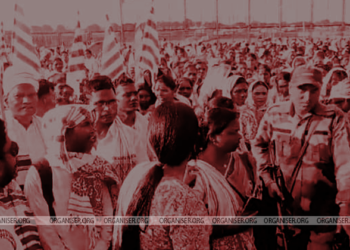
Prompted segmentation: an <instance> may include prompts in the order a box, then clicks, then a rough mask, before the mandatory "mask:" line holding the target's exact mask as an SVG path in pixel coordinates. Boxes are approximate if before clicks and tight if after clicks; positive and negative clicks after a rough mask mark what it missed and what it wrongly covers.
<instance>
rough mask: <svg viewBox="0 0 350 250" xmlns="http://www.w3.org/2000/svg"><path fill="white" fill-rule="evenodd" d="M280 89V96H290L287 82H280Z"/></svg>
mask: <svg viewBox="0 0 350 250" xmlns="http://www.w3.org/2000/svg"><path fill="white" fill-rule="evenodd" d="M278 89H279V92H280V94H282V95H283V96H284V97H286V96H288V95H289V84H288V82H287V81H286V80H284V79H282V80H278Z"/></svg>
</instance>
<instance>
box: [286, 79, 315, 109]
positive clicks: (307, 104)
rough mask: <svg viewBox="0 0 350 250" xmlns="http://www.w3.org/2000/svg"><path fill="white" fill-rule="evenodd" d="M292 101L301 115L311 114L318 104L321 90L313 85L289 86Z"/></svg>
mask: <svg viewBox="0 0 350 250" xmlns="http://www.w3.org/2000/svg"><path fill="white" fill-rule="evenodd" d="M289 93H290V99H291V101H292V102H293V104H294V107H295V109H296V111H297V112H298V113H299V114H300V115H305V114H307V113H308V112H310V111H311V110H312V109H313V108H314V107H315V106H316V105H317V103H318V99H319V96H320V89H319V88H318V87H317V86H315V85H313V84H303V85H300V86H289Z"/></svg>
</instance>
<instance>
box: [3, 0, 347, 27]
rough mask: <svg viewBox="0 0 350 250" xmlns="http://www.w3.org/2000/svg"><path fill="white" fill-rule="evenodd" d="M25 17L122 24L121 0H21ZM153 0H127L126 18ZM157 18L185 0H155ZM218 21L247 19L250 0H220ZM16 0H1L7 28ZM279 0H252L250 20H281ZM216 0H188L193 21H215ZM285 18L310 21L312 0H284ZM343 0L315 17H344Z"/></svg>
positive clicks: (177, 17) (171, 16)
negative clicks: (108, 20)
mask: <svg viewBox="0 0 350 250" xmlns="http://www.w3.org/2000/svg"><path fill="white" fill-rule="evenodd" d="M19 1H20V2H21V4H22V6H23V9H24V12H25V16H26V19H27V20H28V23H29V24H31V25H37V26H42V25H44V24H48V25H51V26H52V27H53V28H54V29H55V28H56V26H57V25H59V24H62V25H64V26H66V27H69V28H74V27H75V26H76V23H77V19H78V18H77V12H78V11H79V13H80V15H79V19H80V21H81V26H82V28H85V27H87V26H89V25H91V24H94V23H96V24H98V25H100V26H101V27H105V26H106V24H107V23H106V18H105V16H106V14H108V15H109V17H110V19H111V21H112V22H116V23H119V24H120V15H119V13H120V8H119V6H120V5H119V0H19ZM149 1H150V0H124V3H123V8H122V10H123V22H124V23H136V22H137V15H138V13H139V12H140V11H142V10H144V9H145V6H146V5H147V3H148V2H149ZM154 1H155V16H156V20H157V21H179V22H182V21H183V20H184V0H154ZM218 1H219V22H221V23H224V24H233V23H236V22H247V20H248V15H247V13H248V1H247V0H218ZM14 2H15V1H14V0H0V21H3V22H4V28H5V30H8V29H12V26H13V15H14ZM278 2H279V0H251V21H260V22H276V23H277V22H278ZM215 8H216V1H215V0H186V9H187V17H188V18H189V19H192V20H193V21H202V22H206V21H209V22H211V21H215V19H216V13H215ZM282 10H283V21H286V22H294V21H295V20H297V21H310V19H311V18H310V12H311V0H283V7H282ZM345 11H346V13H349V14H348V15H347V14H345V21H346V22H348V23H350V1H348V0H346V6H345ZM341 16H342V0H314V21H315V22H317V21H320V20H323V19H329V20H330V21H331V22H332V21H341Z"/></svg>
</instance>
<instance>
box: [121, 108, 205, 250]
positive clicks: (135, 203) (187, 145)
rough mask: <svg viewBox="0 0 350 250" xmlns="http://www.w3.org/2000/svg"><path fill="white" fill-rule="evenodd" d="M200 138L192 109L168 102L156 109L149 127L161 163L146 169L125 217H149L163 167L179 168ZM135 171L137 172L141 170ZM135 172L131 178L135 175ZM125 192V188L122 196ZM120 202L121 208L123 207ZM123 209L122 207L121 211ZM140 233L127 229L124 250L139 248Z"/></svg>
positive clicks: (122, 244) (136, 230) (149, 134)
mask: <svg viewBox="0 0 350 250" xmlns="http://www.w3.org/2000/svg"><path fill="white" fill-rule="evenodd" d="M197 136H198V121H197V117H196V115H195V113H194V111H193V110H192V109H191V108H190V107H189V106H187V105H185V104H182V103H173V102H165V103H163V104H161V105H160V106H158V107H157V108H156V109H155V111H154V112H153V114H152V116H151V119H150V123H149V126H148V140H149V142H150V144H151V146H152V148H153V150H154V152H155V154H156V155H157V157H158V160H159V164H155V165H154V166H153V167H151V168H149V170H146V171H148V172H147V173H145V177H144V178H142V179H141V180H140V181H139V182H138V183H137V184H136V188H135V191H131V192H133V195H132V198H131V200H130V202H129V204H128V206H127V211H126V214H125V215H124V214H123V215H124V216H148V215H149V213H150V208H151V202H152V199H153V196H154V193H155V191H156V189H157V187H158V185H159V183H160V181H161V179H162V177H163V168H162V167H163V166H164V165H168V166H170V167H176V166H178V165H180V164H181V163H182V162H184V161H185V160H187V159H188V158H189V156H190V155H191V154H193V153H194V148H195V143H196V140H197ZM133 170H134V171H133ZM133 170H132V172H134V173H135V171H137V167H135V168H134V169H133ZM132 172H130V173H129V176H132V174H133V173H132ZM128 181H134V180H129V179H128V177H127V178H126V180H125V181H124V182H126V183H127V182H128ZM128 191H129V192H130V190H128ZM123 192H124V190H123V187H122V188H121V193H123ZM119 201H120V202H123V201H122V200H119ZM120 202H118V206H122V205H123V204H120ZM124 206H125V204H124ZM120 210H121V209H119V208H118V211H120ZM118 215H119V212H118ZM139 231H140V227H139V226H124V227H123V230H122V242H121V249H139V248H140V242H139V233H140V232H139ZM117 247H118V246H117Z"/></svg>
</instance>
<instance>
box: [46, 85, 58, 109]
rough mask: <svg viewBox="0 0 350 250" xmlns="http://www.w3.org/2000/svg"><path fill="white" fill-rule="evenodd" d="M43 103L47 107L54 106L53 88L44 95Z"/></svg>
mask: <svg viewBox="0 0 350 250" xmlns="http://www.w3.org/2000/svg"><path fill="white" fill-rule="evenodd" d="M43 98H44V100H45V102H44V104H45V107H46V108H47V109H49V110H50V109H53V108H54V107H55V106H56V94H55V90H53V89H51V90H50V93H48V94H46V95H45V96H44V97H43Z"/></svg>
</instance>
